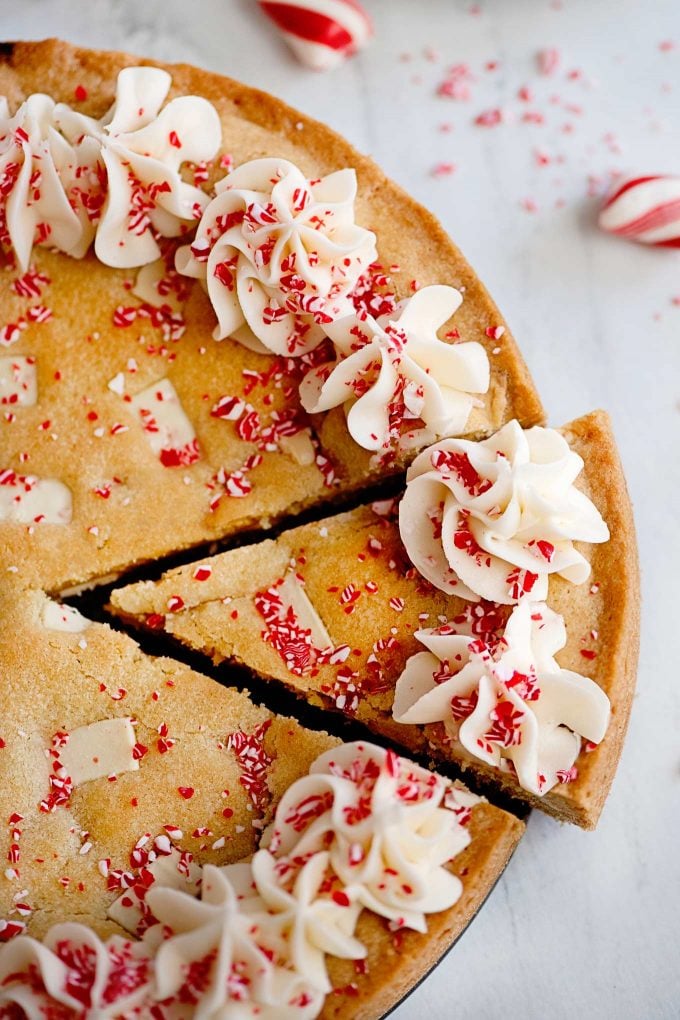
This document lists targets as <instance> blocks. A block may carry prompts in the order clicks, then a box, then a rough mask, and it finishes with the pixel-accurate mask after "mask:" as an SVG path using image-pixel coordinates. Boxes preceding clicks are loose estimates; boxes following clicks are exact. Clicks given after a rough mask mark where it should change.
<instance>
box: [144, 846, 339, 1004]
mask: <svg viewBox="0 0 680 1020" xmlns="http://www.w3.org/2000/svg"><path fill="white" fill-rule="evenodd" d="M238 868H239V866H237V869H238ZM246 870H247V871H249V870H250V869H249V868H247V866H246ZM230 874H231V878H230ZM236 875H238V870H237V872H236ZM234 877H235V876H234V871H233V869H230V868H224V869H220V868H215V867H212V866H211V865H207V866H206V867H205V868H204V869H203V881H202V888H201V899H200V900H196V899H194V898H193V897H191V896H187V894H186V893H183V892H179V891H178V890H175V889H167V888H155V887H154V888H152V889H151V890H150V891H149V893H148V896H147V899H148V902H149V906H150V907H151V909H152V911H153V913H154V915H155V916H156V917H157V918H158V919H159V921H160V922H161V923H162V925H163V926H164V928H165V931H164V933H163V937H164V941H162V942H161V943H160V945H158V947H157V950H156V957H155V968H156V988H155V997H156V998H157V999H160V1000H165V999H167V1000H170V1004H171V1013H170V1015H171V1016H173V1017H174V1016H177V1018H178V1020H179V1018H180V1017H181V1016H182V1012H181V1003H182V1002H186V1001H187V995H189V996H191V994H192V992H193V994H194V995H195V996H196V998H197V1000H198V1001H197V1002H196V1004H195V1006H194V1008H193V1011H192V1013H191V1016H193V1017H194V1018H195V1020H208V1018H211V1017H222V1016H224V1017H229V1018H230V1020H232V1018H234V1020H241V1018H246V1017H255V1016H257V1017H260V1018H261V1020H279V1018H281V1020H287V1018H288V1017H290V1018H293V1017H302V1018H303V1020H304V1018H311V1017H315V1016H317V1015H318V1013H319V1011H320V1009H321V1006H322V1004H323V999H324V993H323V992H322V991H320V990H318V989H315V988H314V987H313V985H312V984H310V983H309V982H308V981H307V980H306V977H303V976H302V974H299V973H296V972H295V971H294V970H293V969H288V968H286V967H283V966H280V965H279V963H278V959H277V958H278V957H279V956H280V953H281V952H282V951H283V952H285V948H284V947H283V945H282V944H281V943H280V942H279V943H277V941H276V931H275V928H274V929H273V930H272V924H271V919H268V916H267V914H266V910H263V911H262V921H263V926H262V927H261V926H260V925H259V924H258V920H257V919H256V918H254V917H252V916H251V914H250V913H247V912H245V911H244V910H243V909H241V905H240V903H239V899H238V897H237V893H236V889H235V888H234V885H233V883H232V879H233V878H234ZM246 895H248V894H246ZM250 895H251V896H254V894H253V893H250ZM246 902H249V900H248V899H246ZM251 906H252V904H251ZM158 934H159V932H158V929H157V928H152V929H150V930H149V935H148V938H147V941H149V942H150V943H153V941H154V938H156V939H157V938H158ZM196 970H200V973H201V976H202V980H201V987H200V988H198V989H192V973H193V972H194V971H196ZM173 1000H175V1001H176V1003H177V1005H178V1007H179V1010H180V1011H179V1012H177V1013H175V1012H173V1011H172V1006H173ZM189 1001H190V999H189Z"/></svg>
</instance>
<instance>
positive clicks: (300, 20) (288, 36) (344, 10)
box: [258, 0, 373, 71]
mask: <svg viewBox="0 0 680 1020" xmlns="http://www.w3.org/2000/svg"><path fill="white" fill-rule="evenodd" d="M258 3H259V5H260V7H261V8H262V10H263V11H264V13H265V14H266V15H267V16H268V17H269V18H271V20H272V21H273V22H274V24H275V25H276V26H277V28H278V29H279V30H280V32H281V33H282V35H283V38H284V39H285V40H286V42H287V43H288V45H289V46H290V48H291V49H292V51H293V53H294V54H295V56H296V57H297V58H298V60H299V61H301V63H303V64H305V65H306V66H307V67H310V68H312V69H313V70H314V71H327V70H328V69H329V68H332V67H337V66H338V65H339V64H341V63H342V62H343V60H345V58H346V57H349V56H351V55H352V54H353V53H356V52H357V50H360V49H361V48H362V46H365V45H366V43H367V42H368V40H369V38H370V36H371V34H372V31H373V29H372V25H371V21H370V18H369V17H368V14H367V13H366V11H364V9H363V8H362V7H361V6H360V5H359V4H358V3H357V2H356V0H294V2H292V3H286V2H285V0H258Z"/></svg>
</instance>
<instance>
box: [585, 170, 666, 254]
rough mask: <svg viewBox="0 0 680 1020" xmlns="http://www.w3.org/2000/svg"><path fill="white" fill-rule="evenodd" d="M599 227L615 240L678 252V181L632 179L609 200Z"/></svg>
mask: <svg viewBox="0 0 680 1020" xmlns="http://www.w3.org/2000/svg"><path fill="white" fill-rule="evenodd" d="M598 222H599V224H600V227H601V228H602V229H603V230H606V231H607V232H608V233H610V234H616V235H617V237H625V238H627V239H628V240H629V241H637V242H639V243H640V244H653V245H656V246H658V247H662V248H680V177H665V176H660V175H656V176H650V177H632V178H630V179H629V180H627V181H624V182H623V183H622V184H620V185H619V186H618V187H617V188H616V189H615V191H613V192H612V194H611V195H610V196H609V198H608V199H607V201H606V202H605V204H604V206H603V208H602V211H601V212H600V216H599V220H598Z"/></svg>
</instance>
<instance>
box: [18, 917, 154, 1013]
mask: <svg viewBox="0 0 680 1020" xmlns="http://www.w3.org/2000/svg"><path fill="white" fill-rule="evenodd" d="M152 977H153V963H152V960H151V959H150V958H149V955H148V953H147V951H146V949H145V947H144V946H143V945H141V944H140V943H138V942H130V941H128V940H127V939H122V938H120V937H119V936H117V935H114V936H113V937H112V938H110V939H109V940H108V942H106V944H104V943H102V941H101V940H100V939H99V938H98V937H97V935H95V933H94V932H93V931H92V930H91V929H90V928H86V927H85V926H84V925H82V924H57V925H55V926H54V927H53V928H51V929H50V930H49V932H48V933H47V935H46V936H45V939H44V942H42V943H41V942H37V941H36V940H35V939H32V938H28V937H27V936H20V937H18V938H15V939H13V940H12V941H11V942H8V943H7V945H5V946H3V947H2V951H1V952H0V1013H2V1014H3V1015H4V1011H3V1010H2V1006H3V1005H9V1004H14V1005H15V1006H18V1007H20V1009H21V1010H23V1013H21V1016H24V1015H25V1016H26V1017H27V1018H29V1020H34V1018H36V1020H37V1018H39V1017H51V1016H53V1015H54V1016H60V1017H61V1016H67V1015H68V1016H71V1015H72V1016H77V1017H79V1018H81V1020H114V1018H117V1017H121V1016H128V1015H130V1016H131V1015H132V1014H133V1013H135V1015H136V1012H135V1010H136V1008H137V1007H139V1006H140V1005H141V1004H142V1003H143V1002H145V1001H146V999H147V997H148V994H149V991H150V988H151V980H152ZM55 1003H58V1004H59V1005H60V1006H63V1007H64V1011H63V1012H62V1011H60V1010H55V1009H54V1006H55ZM70 1010H73V1013H70V1012H68V1011H70ZM10 1015H12V1016H13V1015H14V1014H13V1013H10Z"/></svg>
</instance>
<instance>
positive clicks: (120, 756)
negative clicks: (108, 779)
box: [59, 718, 139, 786]
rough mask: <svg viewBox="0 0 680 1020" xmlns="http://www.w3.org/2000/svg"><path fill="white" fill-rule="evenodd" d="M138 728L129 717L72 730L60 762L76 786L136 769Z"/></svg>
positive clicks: (104, 720) (102, 721) (60, 755)
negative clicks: (135, 754)
mask: <svg viewBox="0 0 680 1020" xmlns="http://www.w3.org/2000/svg"><path fill="white" fill-rule="evenodd" d="M134 746H135V731H134V730H133V728H132V722H131V721H130V719H126V718H123V719H102V720H101V721H100V722H95V723H90V725H89V726H79V727H78V729H77V730H71V732H70V733H69V735H68V741H67V742H66V744H65V746H64V747H62V748H61V749H60V751H59V761H60V762H61V764H62V765H63V766H64V768H65V769H66V772H67V773H68V775H69V776H70V777H71V779H72V780H73V785H74V786H80V784H81V783H89V782H91V781H92V780H93V779H102V778H104V777H105V776H110V775H118V774H119V773H120V772H134V771H136V770H137V769H138V768H139V762H138V761H137V760H136V759H135V757H134V755H133V753H132V750H133V748H134Z"/></svg>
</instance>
